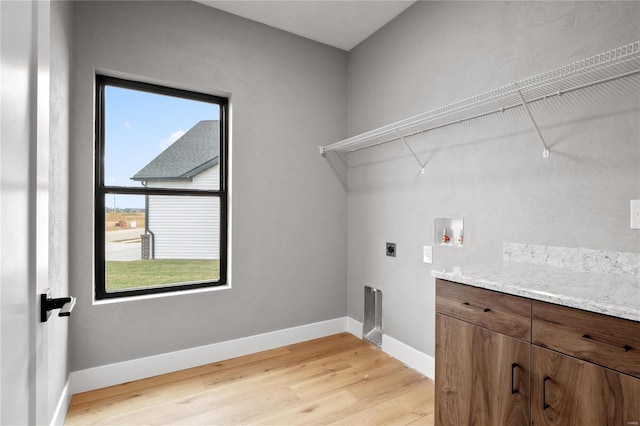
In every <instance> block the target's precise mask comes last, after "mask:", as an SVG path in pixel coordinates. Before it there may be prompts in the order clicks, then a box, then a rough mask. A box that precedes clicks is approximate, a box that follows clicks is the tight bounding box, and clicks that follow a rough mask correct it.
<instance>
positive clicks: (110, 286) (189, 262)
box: [106, 259, 220, 291]
mask: <svg viewBox="0 0 640 426" xmlns="http://www.w3.org/2000/svg"><path fill="white" fill-rule="evenodd" d="M218 267H219V261H218V260H217V259H215V260H205V259H162V260H133V261H129V262H119V261H108V262H106V278H107V280H106V287H107V291H112V290H121V289H129V288H137V287H149V286H159V285H167V284H176V283H183V282H190V281H216V280H218V278H219V277H220V274H219V269H218Z"/></svg>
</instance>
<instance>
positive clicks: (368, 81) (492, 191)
mask: <svg viewBox="0 0 640 426" xmlns="http://www.w3.org/2000/svg"><path fill="white" fill-rule="evenodd" d="M639 25H640V3H638V2H598V3H592V2H576V3H571V2H511V3H502V2H418V3H416V4H415V5H414V6H412V7H411V8H409V9H408V10H407V11H406V12H404V13H403V14H401V15H400V16H399V17H398V18H396V19H395V20H393V21H392V22H391V23H389V24H388V25H387V26H385V27H384V28H383V29H381V30H380V31H378V32H377V33H375V34H374V35H373V36H372V37H370V38H369V39H367V40H366V41H365V42H363V43H361V44H360V45H359V46H357V47H356V48H355V49H354V50H352V51H351V52H350V54H349V71H348V87H349V96H348V126H349V135H354V134H357V133H360V132H363V131H367V130H371V129H374V128H376V127H380V126H382V125H385V124H389V123H391V122H394V121H397V120H400V119H403V118H406V117H409V116H412V115H415V114H418V113H421V112H425V111H428V110H431V109H434V108H436V107H439V106H444V105H446V104H449V103H452V102H455V101H458V100H461V99H464V98H467V97H470V96H473V95H476V94H479V93H482V92H484V91H487V90H491V89H494V88H497V87H500V86H503V85H506V84H510V83H513V82H515V81H518V80H520V79H523V78H526V77H529V76H531V75H534V74H537V73H540V72H544V71H547V70H550V69H553V68H556V67H558V66H561V65H564V64H567V63H569V62H573V61H576V60H579V59H582V58H584V57H587V56H590V55H593V54H597V53H600V52H601V51H604V50H608V49H611V48H614V47H617V46H620V45H622V44H626V43H629V42H632V41H635V40H638V38H639V35H640V27H639ZM639 103H640V99H639V97H638V78H637V76H636V78H634V79H631V80H626V81H618V82H616V83H611V84H607V85H606V86H600V87H597V88H593V89H590V90H584V91H581V92H579V93H575V94H573V95H564V96H563V97H562V98H561V99H560V100H558V99H555V100H549V101H547V102H546V103H545V104H537V105H532V110H533V114H534V115H535V116H536V117H537V119H538V122H539V124H540V126H541V130H542V133H543V134H544V136H545V137H546V139H547V141H548V143H549V145H550V147H551V158H549V159H546V160H544V159H542V147H541V145H540V143H539V141H538V140H537V138H536V135H535V133H534V132H533V131H532V129H531V127H530V125H529V123H528V121H527V119H526V116H525V115H524V113H523V112H522V111H511V112H507V113H504V114H502V115H500V116H492V117H488V118H486V119H481V120H477V121H474V122H467V123H464V124H460V125H457V126H453V127H449V128H445V129H441V130H438V131H433V132H429V133H427V134H423V135H421V136H416V137H413V138H411V139H410V140H409V143H410V144H412V146H413V148H414V149H415V150H416V151H417V152H418V155H419V156H420V157H421V159H422V161H428V165H427V167H426V170H425V174H424V175H420V167H419V166H418V164H417V163H416V162H415V160H414V159H413V157H411V155H410V153H409V151H408V150H407V148H406V147H405V146H404V145H403V144H402V143H399V142H397V143H392V144H387V145H385V146H382V147H377V148H371V149H367V150H363V151H360V152H358V153H355V154H351V155H350V158H349V165H350V168H349V173H348V178H349V185H348V232H349V248H348V252H349V272H348V274H349V284H348V286H349V290H348V299H349V300H348V312H349V316H350V317H352V318H355V319H358V320H362V311H363V308H362V304H363V299H362V293H363V290H362V287H363V285H364V284H365V283H369V284H372V285H374V286H376V287H379V288H381V289H382V290H383V294H384V297H383V317H384V324H385V332H386V334H388V335H390V336H392V337H394V338H396V339H398V340H400V341H402V342H404V343H406V344H408V345H410V346H413V347H415V348H416V349H418V350H420V351H423V352H425V353H427V354H429V355H433V354H434V322H435V314H434V279H433V278H431V276H430V271H431V270H432V269H441V268H443V267H448V266H453V265H463V264H470V263H478V262H488V261H499V260H501V257H502V244H503V243H504V242H520V243H532V244H542V245H556V246H568V247H577V246H581V247H589V248H595V249H606V250H617V251H634V252H637V251H638V250H640V234H639V232H638V231H632V230H630V229H629V200H631V199H637V198H639V197H640V145H639V140H640V131H639V124H638V123H639V121H640V120H639V118H640V114H639ZM435 217H464V221H465V222H464V227H465V246H464V248H452V247H438V246H435V247H434V251H433V256H434V263H433V265H427V264H423V263H422V246H423V245H431V244H433V243H434V229H433V227H434V218H435ZM438 237H439V235H438ZM385 241H393V242H396V243H397V244H398V248H397V254H398V257H396V258H389V257H385V255H384V244H385Z"/></svg>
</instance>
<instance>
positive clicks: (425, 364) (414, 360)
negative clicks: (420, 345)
mask: <svg viewBox="0 0 640 426" xmlns="http://www.w3.org/2000/svg"><path fill="white" fill-rule="evenodd" d="M382 350H383V351H384V352H386V353H387V354H389V355H391V356H392V357H394V358H396V359H398V360H400V361H402V362H404V363H405V364H407V365H408V366H409V367H411V368H413V369H414V370H417V371H419V372H420V373H422V374H424V375H425V376H427V377H428V378H430V379H431V380H435V377H436V360H435V358H434V357H432V356H430V355H427V354H425V353H424V352H420V351H419V350H417V349H415V348H412V347H411V346H409V345H407V344H406V343H402V342H401V341H399V340H396V339H394V338H393V337H391V336H388V335H386V334H383V335H382Z"/></svg>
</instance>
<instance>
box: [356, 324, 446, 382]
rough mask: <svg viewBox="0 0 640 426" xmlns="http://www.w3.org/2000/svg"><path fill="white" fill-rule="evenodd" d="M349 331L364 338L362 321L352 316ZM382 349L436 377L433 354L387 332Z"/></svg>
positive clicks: (429, 376)
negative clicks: (403, 341) (413, 346)
mask: <svg viewBox="0 0 640 426" xmlns="http://www.w3.org/2000/svg"><path fill="white" fill-rule="evenodd" d="M347 331H348V332H349V333H351V334H353V335H354V336H356V337H360V338H362V323H361V322H358V321H356V320H354V319H353V318H351V317H347ZM380 349H382V350H383V351H384V352H385V353H386V354H388V355H390V356H392V357H394V358H395V359H397V360H399V361H402V362H403V363H405V364H406V365H407V366H409V367H411V368H413V369H414V370H417V371H419V372H420V373H422V374H424V375H425V376H427V377H428V378H430V379H431V380H434V379H435V376H436V374H435V373H436V361H435V358H433V357H432V356H429V355H427V354H425V353H423V352H420V351H419V350H417V349H415V348H412V347H411V346H409V345H407V344H405V343H402V342H401V341H399V340H396V339H394V338H393V337H391V336H389V335H386V334H383V335H382V346H381V347H380Z"/></svg>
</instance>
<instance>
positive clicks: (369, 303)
mask: <svg viewBox="0 0 640 426" xmlns="http://www.w3.org/2000/svg"><path fill="white" fill-rule="evenodd" d="M362 338H363V339H364V340H366V341H367V342H369V343H373V344H374V345H376V346H381V345H382V291H380V290H378V289H377V288H373V287H369V286H367V285H366V286H364V323H363V324H362Z"/></svg>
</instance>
